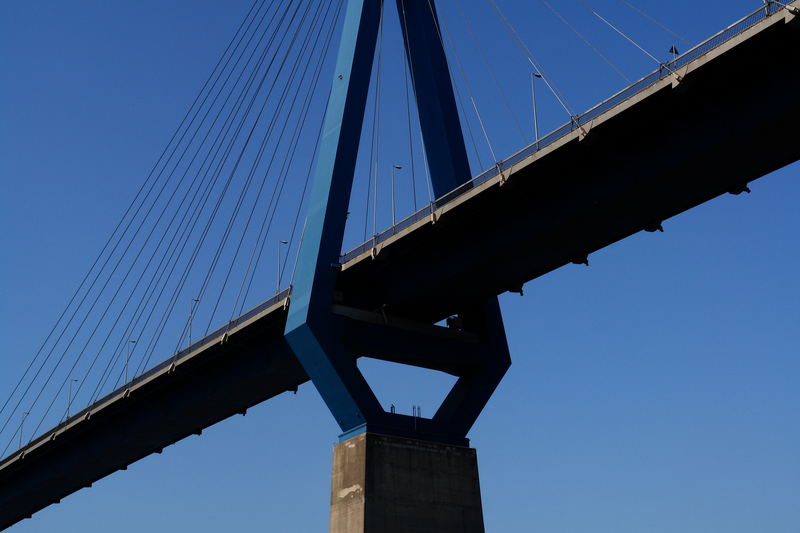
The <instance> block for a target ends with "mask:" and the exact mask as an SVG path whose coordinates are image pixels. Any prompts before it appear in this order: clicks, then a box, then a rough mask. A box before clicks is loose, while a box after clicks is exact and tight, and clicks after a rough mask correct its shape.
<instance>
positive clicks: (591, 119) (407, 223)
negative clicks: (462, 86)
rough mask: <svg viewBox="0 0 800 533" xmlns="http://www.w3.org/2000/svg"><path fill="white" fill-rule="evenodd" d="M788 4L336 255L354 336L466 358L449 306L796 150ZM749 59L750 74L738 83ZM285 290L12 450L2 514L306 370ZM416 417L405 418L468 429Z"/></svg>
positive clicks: (642, 224)
mask: <svg viewBox="0 0 800 533" xmlns="http://www.w3.org/2000/svg"><path fill="white" fill-rule="evenodd" d="M796 20H797V19H796V18H795V16H794V13H793V11H792V8H791V6H789V7H788V8H786V7H785V6H783V5H780V4H771V5H769V6H767V7H766V8H764V9H761V10H759V11H756V12H755V13H754V14H752V15H750V16H749V17H748V18H746V19H744V20H743V21H742V22H740V23H738V24H736V25H734V26H732V27H730V28H728V29H727V30H725V31H724V32H722V33H721V34H719V35H717V36H714V37H713V38H712V39H711V40H710V41H708V42H707V43H703V44H701V45H700V46H699V47H697V48H695V49H692V50H690V51H689V52H688V53H686V54H685V55H683V56H679V57H677V58H675V59H674V60H673V61H671V62H668V63H666V64H664V65H663V66H662V67H660V68H659V69H658V71H656V72H654V73H653V74H651V75H650V76H648V77H646V78H644V79H643V80H642V81H640V82H638V83H636V84H633V85H632V86H631V87H630V88H629V89H626V90H625V91H623V92H621V93H620V94H618V95H615V96H614V97H612V98H611V99H610V100H609V101H607V102H604V103H603V104H600V105H599V106H598V107H597V108H594V109H592V110H590V111H588V112H586V113H584V114H580V115H575V116H574V117H572V118H571V120H570V121H569V122H568V123H567V124H566V125H565V126H564V127H562V128H560V129H559V130H556V131H555V132H553V133H552V134H550V135H547V136H545V137H542V138H541V139H537V141H536V142H534V143H533V144H532V145H531V146H529V147H527V148H526V149H524V150H523V151H521V152H520V153H518V154H515V155H513V156H511V157H510V158H508V159H505V160H502V161H499V162H498V163H497V165H496V168H493V169H490V170H489V171H487V172H485V173H483V174H481V175H479V176H477V177H476V178H474V179H472V180H471V181H468V182H467V183H466V184H464V185H461V186H458V187H455V188H454V187H449V188H447V189H446V192H443V193H442V194H437V197H438V198H437V199H436V200H434V201H433V202H432V203H431V204H430V205H428V206H426V207H424V208H423V209H421V210H418V211H416V212H415V213H414V214H412V215H411V216H410V217H408V218H406V219H404V220H401V221H400V222H399V223H397V224H395V225H393V226H392V227H390V228H389V229H388V230H386V231H384V232H380V233H378V232H376V233H375V234H374V235H373V237H372V238H371V239H368V240H366V241H365V242H364V243H363V244H362V245H360V246H358V247H356V248H355V249H353V250H352V251H345V253H344V254H343V255H342V257H341V259H340V261H339V262H338V264H336V265H333V264H330V262H329V263H328V265H327V267H328V268H329V269H330V270H331V271H332V272H336V277H335V280H336V281H335V283H336V285H335V288H334V293H333V308H332V317H331V321H332V322H333V323H335V324H336V326H337V328H338V331H339V332H340V333H339V334H340V335H341V338H342V339H344V340H345V344H346V345H347V348H348V349H350V350H351V351H352V353H353V354H356V355H359V354H364V353H368V354H369V355H370V357H373V358H384V359H386V360H390V361H395V362H402V363H406V364H411V365H416V366H422V367H427V368H432V369H436V370H442V371H445V372H448V373H451V374H453V375H456V376H461V377H464V376H469V375H471V374H473V373H474V372H475V371H476V369H480V368H481V365H482V357H484V355H483V354H482V348H481V346H482V345H483V344H485V342H486V340H485V338H483V337H482V335H485V334H486V333H485V331H484V330H482V328H481V327H478V328H474V327H470V326H469V325H464V324H463V323H462V321H460V320H459V318H460V317H459V316H458V315H459V314H461V313H463V310H464V309H468V308H469V307H470V306H474V305H475V303H476V302H482V301H485V300H487V298H491V297H493V296H496V295H497V294H500V293H502V292H505V291H509V290H511V291H521V290H522V288H523V285H524V284H525V283H526V282H528V281H530V280H532V279H535V278H536V277H539V276H541V275H543V274H545V273H547V272H550V271H552V270H554V269H556V268H559V267H561V266H563V265H565V264H569V263H573V262H574V263H582V262H584V261H586V260H588V258H589V256H590V254H591V253H593V252H594V251H596V250H598V249H600V248H602V247H604V246H607V245H609V244H611V243H613V242H616V241H618V240H620V239H623V238H625V237H627V236H629V235H631V234H633V233H636V232H638V231H641V230H648V231H655V230H658V229H659V228H660V226H661V223H662V222H663V221H664V220H665V219H667V218H669V217H671V216H674V215H676V214H678V213H680V212H683V211H685V210H686V209H689V208H691V207H694V206H696V205H698V204H700V203H703V202H705V201H708V200H710V199H712V198H714V197H716V196H719V195H721V194H725V193H734V194H739V193H742V192H744V191H746V189H747V184H748V183H749V182H751V181H753V180H755V179H757V178H759V177H761V176H763V175H765V174H767V173H769V172H771V171H773V170H775V169H777V168H780V167H782V166H784V165H786V164H789V163H791V162H793V161H795V160H797V158H798V154H797V151H798V148H797V145H796V143H794V142H792V138H791V136H788V135H773V134H771V133H772V132H786V131H789V130H790V128H791V126H792V124H794V123H795V122H796V121H795V119H796V117H797V113H798V104H797V102H796V100H794V99H791V98H784V99H778V101H772V102H770V104H771V105H770V106H766V107H765V106H764V102H763V98H764V94H774V93H776V92H782V91H783V92H787V93H788V94H793V93H794V90H793V88H796V87H797V85H798V83H800V82H799V81H798V75H797V72H798V69H797V64H796V61H795V60H794V59H793V58H792V57H786V56H784V55H779V56H778V55H773V54H770V53H769V51H771V50H776V49H777V50H780V49H786V48H789V47H790V46H791V44H790V43H792V42H794V41H796V40H797V35H798V29H797V22H796ZM742 70H744V71H747V72H750V73H754V72H758V76H755V75H753V76H748V77H746V78H745V79H737V83H736V87H735V90H731V89H730V81H729V80H730V78H731V76H732V74H731V73H735V72H741V71H742ZM665 109H668V110H669V112H668V113H665V112H664V110H665ZM654 117H658V118H657V119H654ZM643 132H647V133H648V135H645V134H643ZM620 147H624V149H620ZM731 153H737V154H747V155H746V156H744V157H742V158H741V159H740V158H736V159H733V158H731V157H730V154H731ZM576 161H578V162H580V164H576ZM654 161H655V162H657V164H654V163H653V162H654ZM279 258H280V256H279ZM301 266H302V264H301ZM279 272H280V267H279ZM279 283H280V281H279ZM465 287H468V290H465ZM292 296H294V295H292V294H291V291H290V290H289V289H286V290H282V291H280V292H279V293H278V294H277V295H276V296H275V297H273V298H271V299H269V300H267V301H266V302H265V303H264V304H262V305H259V306H257V307H256V308H255V309H253V310H252V311H250V312H248V313H245V314H243V315H242V316H241V317H239V318H236V319H234V320H232V321H231V322H229V323H227V324H225V325H224V326H223V327H222V328H221V329H219V330H217V331H215V332H212V333H211V334H210V335H207V336H205V337H204V338H203V339H201V340H199V341H197V342H193V343H191V344H190V345H189V347H188V348H185V349H183V350H180V351H178V352H177V353H176V354H174V355H173V356H171V357H170V358H168V359H167V360H165V361H164V363H162V364H160V365H157V366H156V367H154V368H152V369H150V370H148V371H146V372H144V373H142V374H140V375H138V376H137V377H136V378H134V379H133V380H132V381H129V382H127V383H124V384H123V385H122V386H120V387H117V388H116V389H115V390H113V391H112V392H111V393H110V394H108V395H106V396H105V397H103V398H101V399H99V400H97V401H96V402H95V403H93V404H92V405H89V406H88V407H87V408H86V409H83V410H81V411H79V412H78V413H77V414H75V415H72V416H70V417H68V418H67V419H66V420H65V421H64V422H62V423H61V424H59V425H58V426H57V427H55V428H53V429H52V430H50V431H46V432H45V433H43V434H42V435H41V436H40V437H38V438H36V439H35V440H32V441H31V442H30V443H28V444H27V445H25V446H23V447H22V448H21V449H20V450H18V451H17V452H15V453H12V454H11V455H10V456H8V457H7V458H6V459H5V460H4V461H3V463H2V470H0V476H3V482H2V486H3V487H13V490H10V491H8V492H5V491H4V494H3V496H4V497H5V498H7V499H6V502H8V503H5V502H4V505H3V509H4V510H5V509H9V510H10V513H9V518H7V519H6V522H4V525H9V524H11V523H13V522H15V521H17V520H19V519H21V518H24V517H25V516H27V515H29V514H30V513H32V512H35V511H36V510H38V509H40V508H42V507H44V506H46V505H49V504H50V503H54V502H55V501H57V500H59V499H60V498H61V497H63V496H65V495H67V494H69V493H71V492H73V491H75V490H78V489H79V488H81V487H84V486H88V485H90V484H91V483H93V482H94V481H96V480H97V479H100V478H101V477H103V476H105V475H107V474H109V473H111V472H113V471H116V470H118V469H121V468H125V467H126V466H127V465H128V464H130V463H132V462H133V461H136V460H137V459H139V458H141V457H143V456H145V455H148V454H150V453H154V452H159V451H161V450H162V449H163V448H164V447H165V446H167V445H169V444H171V443H173V442H175V441H177V440H179V439H181V438H184V437H186V436H188V435H191V434H195V433H198V432H200V431H202V429H204V428H205V427H207V426H209V425H211V424H213V423H215V422H217V421H219V420H221V419H223V418H226V417H228V416H231V415H233V414H236V413H238V412H242V411H243V410H245V409H247V408H248V407H250V406H252V405H254V404H256V403H259V402H261V401H263V400H265V399H268V398H270V397H272V396H274V395H276V394H279V393H281V392H284V391H287V390H294V389H296V387H297V386H298V385H299V384H301V383H303V382H305V381H307V380H308V374H307V372H306V370H305V369H304V368H303V366H302V365H301V364H300V363H299V362H298V361H297V359H296V357H295V355H294V354H293V351H292V349H291V348H290V345H289V344H287V343H286V341H285V337H284V331H285V329H286V321H287V313H288V312H290V310H291V308H292V302H293V298H292ZM448 318H451V319H452V321H451V323H450V324H449V325H448V326H437V325H435V324H437V323H440V322H442V321H444V320H446V319H448ZM265 347H266V348H265ZM501 366H502V365H501ZM126 370H127V368H126ZM504 370H505V368H504V367H503V368H502V369H501V370H500V375H502V372H503V371H504ZM209 390H213V391H214V394H213V395H211V394H209ZM488 392H489V393H491V390H489V391H488ZM481 406H482V405H481ZM478 411H480V407H478ZM154 413H157V414H154ZM417 418H418V417H413V418H412V417H405V418H400V419H399V420H398V422H397V424H398V427H399V431H400V432H403V431H410V430H409V427H410V426H409V425H410V424H414V425H415V427H414V430H413V431H415V432H419V434H420V435H421V436H424V437H432V438H436V437H439V438H442V439H443V440H446V441H447V440H449V441H457V440H458V439H459V438H461V437H459V435H460V434H459V433H458V432H453V433H451V434H449V435H448V434H444V435H442V434H437V428H436V427H434V424H431V425H430V427H428V426H427V424H429V422H430V421H431V420H432V419H423V418H419V419H417ZM417 425H418V426H417ZM407 426H408V427H407ZM398 427H396V428H395V429H398ZM347 429H348V428H346V427H343V430H347ZM468 429H469V427H466V430H468ZM461 433H463V434H464V435H465V434H466V431H462V432H461ZM86 457H92V461H91V462H89V463H87V459H86ZM87 464H90V465H91V466H90V467H87ZM20 502H24V503H20Z"/></svg>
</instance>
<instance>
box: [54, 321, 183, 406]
mask: <svg viewBox="0 0 800 533" xmlns="http://www.w3.org/2000/svg"><path fill="white" fill-rule="evenodd" d="M191 321H192V318H191V313H190V314H189V343H190V344H191V340H192V339H191V337H192V333H191V331H192V329H191V328H192V326H191ZM133 344H136V341H135V340H133V339H128V344H127V345H126V346H125V347H126V348H127V352H126V353H125V383H127V382H128V363H130V360H131V345H133ZM67 416H69V415H67Z"/></svg>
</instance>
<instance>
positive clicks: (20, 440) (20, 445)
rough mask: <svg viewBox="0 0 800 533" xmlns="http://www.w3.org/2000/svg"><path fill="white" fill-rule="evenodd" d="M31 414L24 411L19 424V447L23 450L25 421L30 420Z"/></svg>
mask: <svg viewBox="0 0 800 533" xmlns="http://www.w3.org/2000/svg"><path fill="white" fill-rule="evenodd" d="M29 414H31V412H30V411H24V412H23V413H22V421H21V422H20V423H19V447H20V449H22V425H23V424H24V423H25V419H26V418H28V415H29Z"/></svg>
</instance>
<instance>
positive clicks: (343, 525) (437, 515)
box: [330, 433, 484, 533]
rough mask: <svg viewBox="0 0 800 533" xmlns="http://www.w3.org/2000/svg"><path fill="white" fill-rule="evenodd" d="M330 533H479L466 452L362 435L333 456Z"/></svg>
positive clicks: (474, 467) (474, 465)
mask: <svg viewBox="0 0 800 533" xmlns="http://www.w3.org/2000/svg"><path fill="white" fill-rule="evenodd" d="M330 531H331V533H411V532H413V533H427V532H430V533H434V532H435V533H449V532H463V533H483V532H484V528H483V511H482V508H481V492H480V483H479V480H478V458H477V454H476V452H475V450H474V449H472V448H464V447H460V446H451V445H447V444H439V443H434V442H425V441H419V440H413V439H407V438H400V437H389V436H385V435H376V434H372V433H364V434H361V435H358V436H357V437H353V438H352V439H350V440H347V441H345V442H342V443H340V444H337V445H336V446H335V447H334V449H333V480H332V483H331V528H330Z"/></svg>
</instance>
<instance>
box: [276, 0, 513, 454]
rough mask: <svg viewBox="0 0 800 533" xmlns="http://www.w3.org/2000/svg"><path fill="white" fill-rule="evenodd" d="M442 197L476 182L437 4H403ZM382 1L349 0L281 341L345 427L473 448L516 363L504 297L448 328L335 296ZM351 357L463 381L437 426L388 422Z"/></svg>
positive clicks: (404, 0)
mask: <svg viewBox="0 0 800 533" xmlns="http://www.w3.org/2000/svg"><path fill="white" fill-rule="evenodd" d="M396 3H397V9H398V13H399V16H400V22H401V25H402V30H403V40H404V46H405V52H406V55H407V58H408V64H409V66H410V70H411V77H412V78H411V79H412V83H413V87H414V94H415V98H416V103H417V108H418V111H419V116H420V127H421V130H422V137H423V141H424V145H425V153H426V156H427V161H428V165H429V169H430V176H431V182H432V187H433V192H434V193H435V195H436V196H437V197H438V196H441V195H443V194H445V193H447V192H449V191H451V190H453V189H454V188H456V187H457V186H459V185H461V184H463V183H465V182H467V181H469V179H470V170H469V163H468V160H467V152H466V148H465V146H464V137H463V133H462V131H461V125H460V123H459V120H458V113H457V108H456V102H455V98H454V96H453V87H452V83H451V80H450V76H449V70H448V67H447V57H446V55H445V51H444V48H443V44H442V37H441V33H440V31H439V23H438V17H437V14H436V8H435V3H434V2H433V1H428V0H397V1H396ZM383 9H384V2H383V1H382V0H350V1H349V2H348V6H347V12H346V14H345V20H344V26H343V29H342V36H341V43H340V46H339V52H338V57H337V62H336V70H335V73H334V80H333V85H332V89H331V93H330V98H329V102H328V107H327V112H326V116H325V122H324V130H323V131H324V133H323V136H322V138H321V141H320V147H319V157H318V161H317V164H316V173H315V176H314V184H313V189H312V192H311V201H310V204H309V212H308V221H307V225H306V229H305V236H304V239H303V243H302V245H301V248H300V255H299V261H298V267H297V273H296V275H295V282H294V285H293V292H292V302H291V304H290V308H289V315H288V319H287V323H286V330H285V335H286V339H287V340H288V342H289V344H290V346H291V348H292V350H293V351H294V353H295V355H296V356H297V358H298V360H299V361H300V362H301V364H302V365H303V367H304V368H305V371H306V372H307V373H308V376H309V377H310V378H311V379H312V381H313V383H314V385H315V386H316V388H317V390H318V391H319V393H320V394H321V395H322V398H323V399H324V401H325V403H326V404H327V406H328V408H329V409H330V411H331V413H332V414H333V416H334V418H335V419H336V421H337V423H338V424H339V426H340V427H341V429H342V432H343V433H342V435H341V437H340V438H341V439H342V440H345V439H348V438H350V437H352V436H354V435H357V434H359V433H361V432H365V431H369V432H373V433H381V434H388V435H395V436H408V437H415V438H421V439H425V440H432V441H439V442H448V443H453V444H463V445H466V444H467V442H468V440H467V439H466V435H467V433H468V431H469V430H470V428H471V427H472V425H473V424H474V423H475V421H476V420H477V418H478V416H479V415H480V412H481V411H482V410H483V407H484V406H485V405H486V402H487V401H488V400H489V398H490V397H491V395H492V393H493V392H494V390H495V388H496V387H497V385H498V384H499V382H500V380H501V379H502V378H503V375H504V374H505V372H506V370H507V369H508V367H509V366H510V364H511V359H510V356H509V351H508V344H507V342H506V336H505V329H504V327H503V320H502V316H501V313H500V307H499V304H498V301H497V297H492V298H490V299H489V300H486V301H482V302H475V304H474V305H472V306H471V307H470V308H466V309H462V310H460V312H459V313H458V315H456V316H454V317H452V319H451V320H450V321H449V325H450V327H448V328H444V327H441V326H436V325H434V324H430V323H426V322H423V321H416V320H415V319H414V317H413V316H402V317H396V316H392V315H391V314H389V313H387V312H386V311H385V310H383V309H374V308H373V309H369V308H364V307H360V306H359V302H358V301H357V299H356V298H349V295H348V294H343V293H341V291H338V290H337V275H338V272H339V268H340V267H339V255H340V252H341V249H342V241H343V237H344V231H345V220H346V215H347V209H348V202H349V199H350V191H351V187H352V183H353V175H354V172H355V165H356V157H357V152H358V144H359V139H360V137H361V128H362V126H363V119H364V112H365V107H366V100H367V94H368V91H369V81H370V77H371V71H372V65H373V60H374V54H375V48H376V41H377V36H378V30H379V27H380V24H381V18H382V10H383ZM356 354H357V355H363V356H368V357H372V358H375V359H381V360H385V361H391V362H395V363H401V364H408V365H413V366H418V367H424V368H429V369H434V370H440V371H444V372H447V373H450V374H452V375H455V376H457V377H458V380H457V381H456V383H455V385H454V386H453V388H452V390H451V391H450V392H449V394H448V395H447V397H446V398H445V400H444V402H443V403H442V405H441V406H440V407H439V409H438V410H437V412H436V413H435V414H434V415H433V416H432V417H431V418H418V417H412V416H407V415H402V414H398V413H392V412H387V411H386V410H385V409H384V408H383V407H382V406H381V405H380V403H379V402H378V399H377V397H376V396H375V394H374V392H373V391H372V389H371V388H370V385H369V383H367V381H366V380H365V378H364V376H363V375H362V374H361V372H360V371H359V369H358V367H357V366H356Z"/></svg>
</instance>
